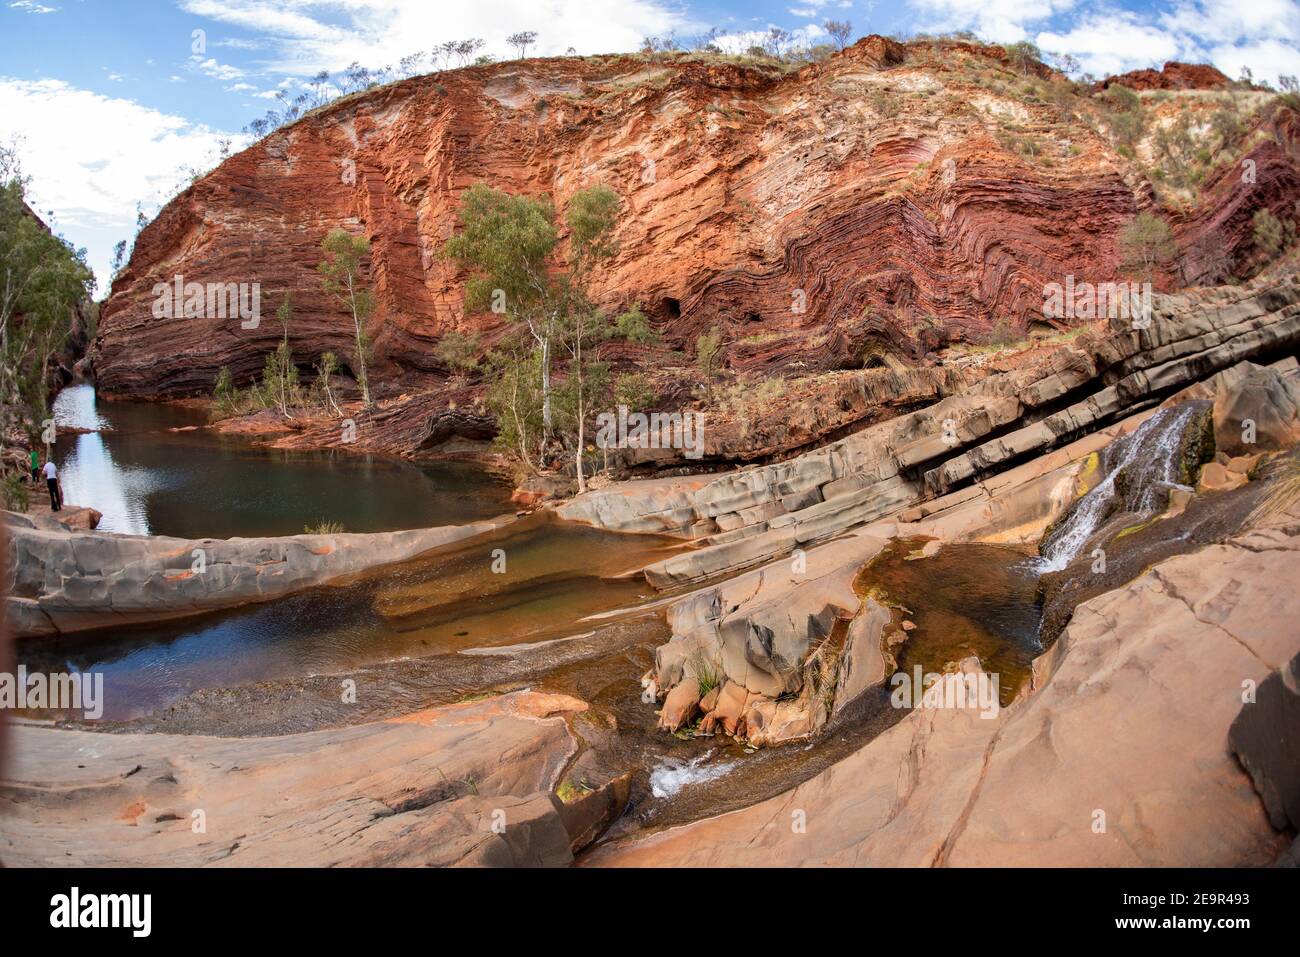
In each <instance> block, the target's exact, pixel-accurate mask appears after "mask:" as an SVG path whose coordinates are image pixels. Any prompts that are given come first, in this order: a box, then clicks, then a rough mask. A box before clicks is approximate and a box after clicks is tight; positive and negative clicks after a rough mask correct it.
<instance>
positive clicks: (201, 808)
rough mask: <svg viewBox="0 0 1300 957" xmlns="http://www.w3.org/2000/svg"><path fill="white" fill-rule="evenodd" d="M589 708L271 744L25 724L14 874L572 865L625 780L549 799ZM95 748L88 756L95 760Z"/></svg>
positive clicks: (460, 714)
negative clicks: (38, 869) (27, 870)
mask: <svg viewBox="0 0 1300 957" xmlns="http://www.w3.org/2000/svg"><path fill="white" fill-rule="evenodd" d="M585 709H586V704H585V703H584V702H582V701H579V700H577V699H575V698H569V697H566V696H564V695H547V694H540V693H536V692H519V693H515V694H509V695H505V696H502V697H497V698H489V699H486V700H482V701H473V702H467V703H464V704H456V705H448V706H446V707H442V708H434V709H430V710H427V711H421V712H417V713H415V714H411V715H407V716H405V717H402V718H396V719H393V720H390V721H379V722H374V723H370V724H361V725H355V726H353V727H348V728H339V729H335V730H329V731H315V732H309V733H305V734H295V735H287V736H282V737H266V738H209V737H200V736H178V735H168V734H125V735H109V734H99V733H95V732H89V731H69V730H56V729H52V728H48V727H39V726H36V725H28V724H20V725H18V726H16V727H15V728H13V729H12V730H13V735H14V739H15V740H14V741H13V744H14V745H15V755H16V758H15V760H14V761H13V763H12V764H11V765H10V766H8V767H6V768H5V774H4V783H3V788H2V789H0V795H2V800H3V803H4V806H5V812H6V813H5V826H4V829H3V831H0V860H3V861H4V863H5V864H7V865H9V866H20V867H31V866H48V865H58V866H79V867H148V866H168V867H177V866H183V867H206V866H218V867H231V866H233V867H250V866H260V865H284V864H286V863H292V864H293V865H295V866H299V867H331V866H339V865H348V866H369V867H374V866H381V865H382V866H462V867H463V866H530V867H537V866H562V865H565V864H568V863H570V862H571V861H572V860H573V853H574V851H576V850H580V849H581V848H582V847H584V846H585V845H586V844H587V843H589V842H590V841H591V840H593V839H594V838H595V837H597V836H599V834H600V833H601V832H603V831H604V829H605V828H606V827H608V825H609V824H610V822H612V821H613V820H614V819H615V818H617V817H618V815H619V814H620V813H621V812H622V810H623V805H624V804H625V803H626V800H627V787H626V781H620V780H616V781H612V782H610V784H609V785H608V786H606V787H601V788H598V789H596V790H594V791H592V792H591V793H590V794H588V795H587V796H586V797H584V798H581V799H579V800H578V801H575V802H572V803H569V804H566V803H565V802H563V801H561V800H560V799H559V798H558V797H557V796H556V795H555V794H554V793H553V792H554V790H555V787H556V785H557V784H558V783H559V781H560V778H561V775H562V773H563V771H564V769H565V767H566V765H567V764H568V762H569V761H570V759H571V758H572V757H573V755H574V754H575V752H576V750H577V740H576V738H575V737H574V736H573V734H572V733H571V732H570V731H569V729H568V727H567V724H566V718H567V717H568V716H572V715H574V714H576V713H578V712H581V711H583V710H585ZM88 753H93V754H94V760H93V761H87V760H86V755H87V754H88Z"/></svg>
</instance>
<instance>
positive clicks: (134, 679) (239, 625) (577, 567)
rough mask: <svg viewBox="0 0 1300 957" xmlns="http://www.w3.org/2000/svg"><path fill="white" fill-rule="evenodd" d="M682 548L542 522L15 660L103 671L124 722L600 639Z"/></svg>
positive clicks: (59, 644)
mask: <svg viewBox="0 0 1300 957" xmlns="http://www.w3.org/2000/svg"><path fill="white" fill-rule="evenodd" d="M679 547H680V543H677V542H674V541H671V540H666V539H660V538H657V537H653V536H625V535H616V534H614V533H610V532H603V531H600V530H597V529H593V528H588V527H586V526H577V525H569V524H567V523H562V522H556V521H547V520H545V519H544V517H541V516H535V517H530V518H529V519H525V520H524V521H522V522H520V523H518V524H517V525H516V526H513V527H512V528H511V529H510V530H509V531H507V532H505V533H498V534H495V535H489V536H482V537H480V538H476V539H474V540H473V541H471V542H468V543H462V544H459V545H456V546H452V547H450V548H448V549H443V550H440V551H439V552H436V553H433V554H431V555H428V556H424V557H421V558H418V559H415V560H412V561H409V562H405V563H403V564H401V565H396V566H390V567H388V568H385V569H383V570H381V571H379V572H377V573H375V574H374V575H373V576H367V577H363V578H361V579H360V580H357V581H354V582H351V583H349V584H345V585H337V586H325V587H322V588H318V589H315V590H314V591H310V592H304V593H302V594H298V595H293V596H289V597H287V598H283V599H280V600H277V601H274V602H270V603H267V604H263V605H254V606H250V607H247V608H244V609H240V610H237V611H232V612H225V613H218V614H213V615H206V616H203V617H202V618H197V619H189V620H186V621H180V622H164V623H159V624H154V625H137V626H131V627H123V628H116V629H105V630H104V631H99V632H86V633H80V634H74V635H71V636H68V637H66V638H59V639H34V640H29V641H25V642H23V643H22V644H21V646H20V647H19V658H20V660H21V661H23V662H24V663H25V664H26V665H27V666H28V669H29V670H30V671H35V670H42V671H51V670H62V669H71V670H76V671H88V670H94V671H99V672H102V673H103V674H104V688H105V705H106V706H105V717H106V718H107V719H109V720H117V719H125V718H130V717H134V716H137V715H141V714H146V713H149V712H151V711H154V710H156V709H158V708H161V707H164V706H166V705H167V704H168V703H170V702H171V701H174V700H175V699H176V698H178V697H181V696H182V695H184V694H186V693H188V692H190V691H194V690H197V689H200V688H224V687H230V686H233V685H237V684H244V683H248V682H253V681H262V680H268V679H274V678H287V677H294V676H301V675H310V674H329V673H337V672H343V673H346V672H347V671H348V669H353V668H356V667H359V666H364V665H367V664H373V663H375V662H379V661H389V660H394V659H398V658H403V657H421V656H427V655H439V654H451V653H455V652H457V651H461V650H468V649H473V648H486V647H493V646H503V645H510V644H520V643H527V642H537V641H546V640H551V639H554V638H562V637H567V636H569V635H572V634H574V633H575V632H580V631H583V630H585V629H587V628H589V627H591V626H590V625H586V626H584V625H582V624H581V623H577V622H578V621H579V619H581V618H583V617H584V616H587V615H592V614H595V613H597V612H602V611H608V610H610V609H615V608H622V607H627V606H632V605H636V604H638V603H641V602H643V601H645V600H646V599H647V598H650V597H653V596H652V594H651V589H650V588H649V586H648V585H646V583H645V581H644V579H643V578H641V577H640V576H633V577H629V578H616V577H611V576H617V575H618V574H619V573H621V572H623V571H626V570H627V569H628V568H631V567H639V566H641V565H645V564H648V563H649V562H652V561H656V560H658V559H660V558H663V557H665V556H666V555H667V554H669V553H670V552H671V551H673V550H675V549H677V548H679ZM497 549H500V550H501V551H502V552H503V553H504V555H505V558H506V563H505V571H504V572H500V573H497V572H493V571H492V568H493V563H494V559H495V558H496V557H497V556H496V554H495V553H494V552H495V550H497ZM497 567H500V565H499V563H498V565H497ZM575 623H577V624H575Z"/></svg>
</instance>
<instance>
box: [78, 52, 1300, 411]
mask: <svg viewBox="0 0 1300 957" xmlns="http://www.w3.org/2000/svg"><path fill="white" fill-rule="evenodd" d="M1038 72H1039V74H1041V75H1038V76H1036V77H1034V79H1042V77H1044V76H1046V77H1048V78H1049V79H1050V71H1047V70H1046V68H1042V69H1041V70H1040V71H1038ZM1030 80H1031V78H1030V77H1028V76H1024V75H1022V74H1021V73H1019V72H1017V71H1015V70H1013V69H1012V68H1011V67H1010V65H1009V64H1008V62H1007V61H1006V57H1005V54H1004V53H1003V51H1002V50H1001V49H1000V48H998V47H981V46H978V45H972V44H949V45H947V46H945V47H943V48H942V49H940V48H939V47H937V46H935V45H932V44H923V43H913V44H908V45H902V44H899V43H896V42H894V41H892V40H887V39H884V38H881V37H868V38H866V39H864V40H862V41H859V42H858V43H857V44H855V45H854V46H852V47H850V48H849V49H848V50H846V51H844V52H843V53H841V54H839V55H837V56H834V57H832V58H831V59H830V60H827V61H825V62H823V63H815V64H810V65H807V66H805V67H803V68H800V69H798V70H797V71H794V70H790V69H788V68H778V67H776V66H773V65H766V66H765V65H763V64H762V63H761V62H756V63H749V64H746V63H742V62H736V61H735V60H734V59H727V58H722V57H707V56H705V57H693V56H677V57H673V56H667V57H643V56H622V55H619V56H604V57H586V58H576V57H574V58H558V59H548V60H527V61H522V62H509V63H500V64H493V65H487V66H478V67H470V68H466V69H461V70H455V71H449V72H444V73H439V74H432V75H427V76H421V77H415V78H411V79H408V80H404V81H401V82H399V83H395V84H391V85H389V86H385V87H381V88H378V89H373V90H369V91H366V92H364V93H360V94H355V95H352V96H348V97H345V98H343V99H340V100H338V101H336V102H335V103H333V104H330V105H328V106H326V107H324V108H322V109H320V110H318V111H314V112H313V113H312V114H310V115H308V116H307V117H305V118H303V119H301V120H299V121H298V122H296V123H294V124H292V125H291V126H288V127H285V128H283V129H281V130H279V131H277V132H275V133H273V134H271V135H269V136H267V137H266V138H264V139H263V140H261V141H259V142H257V143H255V144H254V145H253V146H251V147H250V148H248V149H247V150H245V151H243V152H241V153H239V154H238V155H236V156H233V157H231V158H230V159H228V160H226V161H225V162H224V163H222V164H221V166H220V167H218V168H217V169H216V170H214V171H213V172H211V173H210V174H208V175H207V176H204V177H202V178H201V179H199V180H197V181H196V182H195V183H194V184H193V185H192V186H191V187H190V188H189V189H187V190H186V191H185V192H184V193H182V194H181V195H180V196H178V197H177V198H176V199H175V200H173V201H172V202H171V203H169V204H168V205H167V206H166V207H165V208H164V209H163V211H162V212H161V213H160V215H159V216H158V217H157V218H156V219H155V220H154V221H153V222H152V223H150V224H149V225H148V226H147V227H145V229H144V230H143V231H142V232H141V234H140V236H139V237H138V240H137V242H136V246H135V249H134V252H133V255H132V257H131V260H130V263H129V265H128V267H127V268H126V269H125V270H124V271H123V272H122V273H121V274H119V275H118V277H117V278H116V279H115V281H114V283H113V288H112V294H111V296H110V297H109V299H108V300H107V301H106V303H105V304H104V307H103V311H102V318H101V323H100V337H99V339H98V341H97V343H96V346H95V348H94V351H93V354H92V359H93V363H94V368H95V372H96V374H97V377H98V381H99V384H100V386H101V388H103V389H104V390H105V391H107V392H111V393H116V394H120V395H134V396H142V397H174V396H180V395H186V394H196V393H207V392H209V391H210V390H211V388H212V385H213V381H214V379H215V377H216V374H217V371H218V370H219V369H220V367H222V366H229V367H230V369H231V371H232V373H233V374H234V376H235V380H236V382H246V381H249V380H250V379H252V378H253V377H254V376H256V375H257V374H258V373H259V372H260V370H261V368H262V364H263V359H264V356H265V354H266V353H267V352H269V351H271V350H272V349H273V348H274V346H275V343H276V342H277V341H278V339H279V337H280V335H281V330H280V327H279V324H278V323H276V322H275V320H274V312H275V309H276V306H277V305H278V304H279V302H280V301H281V299H282V298H283V296H284V295H285V294H286V293H288V292H292V293H293V304H294V315H295V322H294V325H293V327H292V328H291V329H290V339H291V344H292V346H293V349H294V352H295V356H296V357H297V360H298V361H299V363H300V364H301V365H302V366H303V367H304V368H305V367H306V366H307V365H308V364H309V363H311V362H313V361H315V359H316V358H318V357H319V355H320V354H321V353H323V352H325V351H327V350H332V351H334V352H335V353H337V354H338V355H339V356H340V358H341V359H343V360H344V361H345V363H346V361H347V357H349V356H350V355H351V353H352V328H351V325H352V324H351V317H350V316H349V315H347V314H345V313H344V311H343V310H342V308H341V307H340V306H339V305H338V304H337V303H335V302H333V301H332V300H331V299H330V298H329V297H327V296H326V295H325V294H324V293H323V292H322V291H321V285H320V280H319V277H318V276H317V275H316V273H315V266H316V265H317V263H318V262H319V261H320V259H321V254H320V242H321V239H322V238H323V237H324V236H325V235H326V233H327V232H328V231H329V230H330V229H332V228H335V227H343V228H345V229H348V230H349V231H351V232H354V233H359V234H364V235H365V236H367V237H368V238H369V239H370V242H371V245H372V254H371V259H370V262H369V263H368V275H369V278H370V280H371V283H372V285H373V287H374V291H375V297H376V311H375V316H374V319H373V323H372V326H371V332H372V335H373V339H374V343H375V364H374V366H373V367H372V370H371V378H372V385H373V386H375V387H376V388H377V390H378V392H379V393H380V395H381V396H382V395H390V396H391V395H395V394H397V393H398V392H401V391H406V392H410V391H420V390H425V389H431V388H435V387H438V386H440V385H442V384H443V383H444V382H445V381H446V380H447V378H448V377H449V375H450V370H448V369H446V368H444V367H443V366H442V365H441V364H440V362H439V360H438V358H437V356H436V349H437V344H438V341H439V339H440V338H441V337H442V336H443V335H445V334H446V333H447V332H448V331H449V330H452V329H459V330H461V331H466V332H474V333H478V334H480V335H481V336H482V343H483V346H484V347H487V346H489V345H490V344H491V343H492V342H493V341H494V340H495V339H496V338H497V337H499V335H500V334H501V333H502V332H503V331H504V328H503V325H502V323H501V322H500V321H499V319H498V317H495V316H492V315H491V314H485V315H480V316H471V317H464V316H463V308H462V304H463V277H461V276H458V275H457V273H456V271H455V269H454V268H453V267H452V266H451V265H450V264H449V263H447V262H445V261H443V260H441V259H440V258H439V256H438V250H439V248H440V246H441V245H442V243H443V242H445V240H446V239H447V238H448V237H449V236H450V235H451V233H452V230H453V227H454V223H455V212H456V207H457V204H458V201H459V195H460V193H461V192H462V191H463V190H464V189H465V188H466V187H468V186H469V185H471V184H472V183H474V182H477V181H484V182H487V183H489V184H490V185H492V186H495V187H499V188H502V189H505V190H508V191H511V192H516V193H526V194H530V195H541V194H549V195H550V196H551V197H552V198H553V199H554V200H555V202H556V204H557V207H559V208H560V209H562V208H563V206H564V204H565V202H566V201H567V199H568V197H569V196H570V195H572V193H573V192H574V191H575V190H577V189H579V188H581V187H584V186H588V185H592V184H596V183H603V184H605V185H608V186H610V187H612V188H613V189H614V190H615V191H616V192H617V193H618V194H619V195H620V196H621V197H622V199H623V202H624V217H623V222H622V224H621V227H620V229H619V234H618V238H619V241H620V244H621V249H620V252H619V255H618V256H617V258H616V259H615V260H614V261H613V263H612V265H611V267H610V268H609V269H608V270H606V271H605V272H604V274H603V275H602V276H601V277H600V279H599V282H598V293H599V297H600V299H601V300H602V303H603V304H604V305H607V306H609V307H611V308H619V307H623V306H626V305H629V304H631V303H632V302H640V303H641V304H642V305H643V307H644V309H645V310H646V311H647V313H648V314H649V315H650V316H651V318H652V319H653V321H654V323H655V325H656V327H657V329H658V330H659V331H660V332H661V333H662V334H663V339H662V343H661V345H659V346H655V347H632V346H626V347H624V349H625V354H623V355H621V356H620V357H617V358H618V360H619V361H620V362H621V363H622V364H624V365H635V366H639V367H642V368H654V367H656V366H659V365H665V364H669V363H670V362H671V360H670V358H669V356H670V355H671V354H672V353H673V351H674V350H682V349H684V348H686V349H688V348H689V344H690V343H691V342H693V340H694V338H695V336H696V335H698V334H699V333H700V332H703V331H706V330H708V329H710V328H711V327H713V326H714V325H718V326H719V327H720V328H721V329H722V330H723V331H724V334H725V337H726V339H727V341H728V342H730V343H733V346H732V347H731V348H729V353H728V361H729V362H730V363H731V365H732V367H733V368H753V369H758V370H761V371H764V372H780V373H783V374H785V373H799V372H817V371H825V370H830V369H843V368H851V367H856V366H860V365H861V364H862V363H863V361H864V360H863V358H862V357H863V355H864V354H866V353H875V354H883V355H885V356H886V357H894V358H897V359H898V360H900V361H901V362H902V363H903V364H913V363H916V362H918V361H921V360H923V359H924V358H925V357H926V356H927V355H928V354H930V353H932V352H933V351H935V350H937V349H939V348H942V347H943V346H944V345H946V344H947V343H949V342H953V341H962V340H965V341H972V340H976V341H977V340H979V339H980V338H981V337H983V336H984V335H986V334H987V332H988V330H989V329H990V328H992V327H993V326H994V325H995V324H996V323H998V322H1009V323H1010V325H1011V327H1012V328H1013V329H1014V330H1016V331H1019V332H1024V331H1026V330H1027V329H1028V328H1030V326H1031V324H1032V323H1042V322H1043V318H1042V302H1043V298H1042V297H1043V287H1044V285H1045V284H1046V283H1050V282H1060V281H1063V279H1064V277H1065V276H1066V275H1067V274H1073V275H1075V276H1078V277H1080V278H1086V279H1087V280H1089V281H1110V280H1116V279H1119V278H1121V272H1122V270H1121V253H1120V250H1119V249H1118V248H1117V233H1118V231H1119V230H1120V229H1121V227H1122V226H1123V225H1124V224H1125V223H1126V222H1128V221H1129V220H1130V219H1131V218H1132V217H1133V216H1134V215H1135V213H1137V212H1138V211H1140V210H1144V209H1152V208H1154V206H1153V203H1154V200H1153V195H1152V191H1151V187H1150V185H1149V184H1148V182H1147V181H1146V180H1145V179H1144V178H1143V176H1142V174H1141V173H1140V171H1138V170H1137V169H1136V167H1135V166H1134V164H1133V163H1132V162H1131V161H1130V160H1128V159H1126V158H1125V157H1124V156H1122V155H1120V154H1119V153H1118V152H1116V150H1115V149H1114V148H1112V146H1111V144H1110V142H1109V140H1108V139H1107V138H1106V137H1105V136H1103V135H1101V134H1100V133H1098V132H1095V131H1094V129H1093V128H1092V127H1091V126H1090V125H1088V124H1086V123H1084V122H1082V120H1081V119H1080V118H1079V117H1078V116H1077V115H1075V114H1073V113H1071V112H1070V111H1069V110H1068V109H1063V108H1062V107H1061V105H1060V104H1059V103H1053V102H1051V101H1050V100H1049V99H1044V98H1043V97H1041V96H1039V95H1037V94H1035V95H1032V96H1028V95H1024V94H1023V91H1022V90H1021V86H1023V85H1024V84H1028V83H1029V82H1030ZM1201 92H1202V91H1192V93H1189V94H1188V95H1194V94H1199V93H1201ZM1260 123H1261V124H1263V125H1264V126H1266V127H1267V128H1266V129H1263V131H1262V132H1261V130H1260V128H1258V127H1257V128H1256V129H1252V130H1250V131H1248V133H1247V134H1246V135H1245V138H1244V139H1243V140H1242V141H1241V143H1240V144H1239V145H1240V146H1241V148H1242V150H1243V151H1244V152H1246V153H1248V154H1249V156H1250V157H1252V158H1253V159H1254V160H1255V164H1256V176H1255V181H1254V182H1252V183H1243V182H1241V177H1240V176H1239V175H1237V173H1236V166H1235V165H1227V166H1223V167H1222V168H1221V169H1220V171H1219V172H1218V173H1217V174H1216V175H1215V176H1213V177H1211V178H1210V179H1209V181H1208V182H1206V183H1205V184H1204V186H1203V189H1202V199H1203V202H1201V203H1200V204H1199V205H1194V206H1193V207H1192V208H1190V209H1189V210H1187V211H1185V212H1184V213H1180V214H1179V215H1177V216H1173V217H1170V219H1171V225H1173V226H1174V229H1175V234H1176V236H1177V241H1178V245H1179V249H1180V254H1179V256H1178V258H1177V259H1176V260H1175V261H1174V262H1171V263H1170V264H1168V267H1167V268H1164V269H1163V271H1161V272H1159V273H1158V275H1157V277H1156V279H1157V288H1171V287H1172V286H1175V285H1178V284H1180V283H1181V282H1182V281H1185V280H1196V279H1197V277H1198V275H1199V274H1201V273H1204V272H1205V271H1206V269H1207V268H1208V266H1205V265H1204V264H1199V265H1198V259H1197V257H1198V256H1200V257H1201V258H1204V255H1205V250H1206V249H1209V248H1214V249H1219V250H1221V251H1223V252H1226V253H1227V254H1229V255H1235V254H1238V253H1241V254H1243V255H1244V254H1245V253H1246V252H1248V251H1249V250H1250V244H1251V238H1250V220H1251V216H1252V215H1253V214H1254V212H1255V211H1256V210H1258V209H1259V208H1263V207H1268V208H1272V209H1275V210H1277V211H1281V212H1283V213H1284V214H1286V215H1289V211H1290V209H1291V206H1292V204H1293V203H1294V201H1295V199H1296V197H1297V196H1300V171H1298V169H1300V167H1298V165H1297V159H1296V158H1297V156H1298V155H1300V149H1298V148H1297V142H1300V121H1297V117H1296V114H1295V113H1293V112H1291V111H1290V110H1287V109H1279V110H1276V111H1274V112H1272V113H1271V114H1269V116H1268V117H1267V119H1264V120H1260ZM1014 137H1019V138H1021V140H1022V141H1023V140H1024V139H1025V138H1031V139H1032V140H1033V141H1034V143H1035V144H1036V146H1035V147H1034V155H1032V156H1027V155H1023V154H1022V151H1021V150H1018V149H1016V148H1015V145H1014V142H1013V141H1012V140H1013V139H1014ZM177 275H182V276H183V277H184V279H185V280H186V281H187V282H202V283H209V282H220V283H230V282H234V283H241V282H244V283H252V282H256V283H260V284H261V310H262V321H261V322H260V324H259V325H258V327H257V328H255V329H244V328H241V323H240V321H239V319H238V318H224V319H223V318H183V317H178V318H157V317H155V316H154V315H153V304H154V301H155V296H154V294H153V288H154V286H155V284H156V283H159V282H164V283H171V282H173V281H174V277H175V276H177ZM796 291H801V292H802V296H801V297H800V298H802V301H803V303H802V304H806V308H805V309H804V310H803V311H802V312H795V311H792V304H793V303H794V302H795V300H796V297H797V292H796ZM1068 323H1069V320H1064V321H1061V322H1058V323H1056V324H1057V325H1068ZM678 354H679V355H680V353H678ZM679 361H680V360H679ZM891 361H892V360H891Z"/></svg>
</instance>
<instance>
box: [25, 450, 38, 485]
mask: <svg viewBox="0 0 1300 957" xmlns="http://www.w3.org/2000/svg"><path fill="white" fill-rule="evenodd" d="M27 458H28V461H29V462H30V463H31V467H32V484H33V485H35V484H36V479H37V477H38V476H39V475H40V473H41V467H40V459H38V458H37V456H36V450H35V449H32V451H31V454H30V455H28V457H27Z"/></svg>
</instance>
